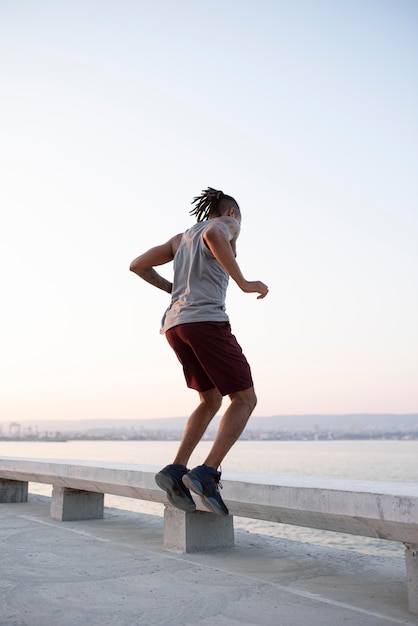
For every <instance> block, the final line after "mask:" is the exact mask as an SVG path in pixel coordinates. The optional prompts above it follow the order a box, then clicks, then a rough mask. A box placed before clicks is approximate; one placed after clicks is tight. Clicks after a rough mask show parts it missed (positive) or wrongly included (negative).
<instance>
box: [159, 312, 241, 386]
mask: <svg viewBox="0 0 418 626" xmlns="http://www.w3.org/2000/svg"><path fill="white" fill-rule="evenodd" d="M166 337H167V341H168V343H169V344H170V346H171V347H172V348H173V350H174V352H175V353H176V355H177V358H178V360H179V361H180V363H181V364H182V366H183V372H184V377H185V379H186V383H187V386H188V387H190V388H191V389H196V390H197V391H209V389H213V388H214V387H216V388H217V389H218V391H219V392H220V393H221V394H222V395H223V396H227V395H229V394H230V393H234V392H236V391H244V390H245V389H249V388H250V387H252V386H253V380H252V377H251V370H250V366H249V364H248V361H247V359H246V358H245V356H244V355H243V353H242V350H241V347H240V345H239V344H238V342H237V340H236V338H235V337H234V335H233V334H232V333H231V326H230V324H229V322H191V323H189V324H180V325H179V326H174V327H173V328H170V329H169V330H167V332H166Z"/></svg>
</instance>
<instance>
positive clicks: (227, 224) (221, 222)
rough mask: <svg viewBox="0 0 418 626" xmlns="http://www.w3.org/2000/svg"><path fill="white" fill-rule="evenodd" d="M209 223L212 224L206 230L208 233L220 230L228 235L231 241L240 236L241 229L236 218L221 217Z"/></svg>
mask: <svg viewBox="0 0 418 626" xmlns="http://www.w3.org/2000/svg"><path fill="white" fill-rule="evenodd" d="M209 222H210V224H209V226H208V228H207V229H206V233H207V232H208V231H209V230H212V229H213V230H218V229H220V230H222V231H224V232H225V233H226V234H228V236H229V237H230V238H231V239H235V238H236V237H238V235H239V232H240V228H241V227H240V223H239V221H238V220H237V219H236V218H235V217H231V216H229V215H221V216H220V217H214V218H212V219H211V220H209Z"/></svg>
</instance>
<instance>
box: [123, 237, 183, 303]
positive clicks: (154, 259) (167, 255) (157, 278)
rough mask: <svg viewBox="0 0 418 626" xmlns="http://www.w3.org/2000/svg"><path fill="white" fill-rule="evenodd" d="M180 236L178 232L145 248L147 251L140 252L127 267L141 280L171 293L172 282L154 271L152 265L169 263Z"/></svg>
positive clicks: (178, 243)
mask: <svg viewBox="0 0 418 626" xmlns="http://www.w3.org/2000/svg"><path fill="white" fill-rule="evenodd" d="M181 238H182V234H181V233H180V234H178V235H175V236H174V237H172V238H171V239H169V240H168V241H167V242H166V243H163V244H162V245H160V246H155V247H154V248H151V249H150V250H147V252H144V254H141V255H140V256H138V257H137V258H136V259H134V260H133V261H132V263H131V264H130V266H129V269H130V270H131V272H134V273H135V274H138V276H140V277H141V278H142V279H143V280H146V281H147V283H150V284H151V285H153V286H154V287H157V288H158V289H162V290H163V291H166V292H167V293H171V290H172V287H173V285H172V283H170V281H169V280H167V279H165V278H164V277H163V276H161V275H160V274H159V273H158V272H156V271H155V269H154V267H155V266H158V265H164V264H165V263H170V261H172V260H173V259H174V255H175V254H176V252H177V249H178V247H179V245H180V241H181Z"/></svg>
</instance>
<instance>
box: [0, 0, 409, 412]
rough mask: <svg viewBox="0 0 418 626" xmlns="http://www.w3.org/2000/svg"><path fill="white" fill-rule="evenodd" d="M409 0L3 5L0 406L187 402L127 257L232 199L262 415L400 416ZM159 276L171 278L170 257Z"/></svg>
mask: <svg viewBox="0 0 418 626" xmlns="http://www.w3.org/2000/svg"><path fill="white" fill-rule="evenodd" d="M417 24H418V5H417V3H415V2H409V1H405V0H396V1H395V0H393V1H386V0H381V1H372V0H361V1H360V0H346V1H344V0H334V1H331V0H317V1H315V2H313V1H311V0H292V2H290V1H286V2H285V1H281V0H277V1H268V0H259V1H257V2H249V1H245V0H242V1H239V0H230V1H224V2H220V1H217V0H215V1H211V2H209V1H207V2H205V1H203V0H201V1H194V2H193V1H183V0H179V1H177V2H171V1H169V0H165V1H163V0H153V1H152V2H150V1H148V2H145V1H140V0H138V1H137V2H134V1H127V0H118V1H117V2H116V1H110V0H109V1H103V0H102V1H99V0H97V1H94V0H84V1H83V2H82V1H77V0H76V1H73V2H63V1H59V0H55V1H50V2H47V1H42V0H39V1H37V0H33V1H31V2H30V1H19V0H13V1H12V0H0V72H1V90H2V95H1V99H0V112H1V117H0V125H1V128H0V136H1V142H0V160H1V178H2V183H1V186H0V203H1V215H2V225H1V229H0V262H1V267H2V302H3V306H2V324H1V346H2V349H1V365H0V367H1V372H0V374H1V380H2V386H1V390H0V411H1V414H0V421H3V422H8V421H12V420H24V419H31V420H40V419H44V418H59V417H61V418H63V419H64V418H65V419H69V418H74V419H80V418H100V417H106V418H109V417H112V418H113V417H121V418H122V417H124V418H136V417H137V418H148V417H164V416H180V415H186V414H187V413H189V412H190V411H191V409H192V408H193V406H194V403H195V401H196V398H195V393H194V392H192V391H189V390H187V389H186V388H185V385H184V382H183V378H182V373H181V369H180V367H179V365H178V363H177V361H176V359H175V357H174V355H173V354H172V353H171V351H170V348H169V347H168V345H167V344H166V341H165V339H164V337H162V336H160V335H159V322H160V318H161V316H162V314H163V312H164V309H165V307H166V306H167V305H168V300H167V295H166V294H164V293H163V292H158V291H157V290H155V289H152V287H150V286H149V285H146V284H145V283H142V282H141V281H140V279H138V278H137V277H135V276H134V275H133V274H131V273H129V271H128V266H129V263H130V261H131V260H132V258H134V257H135V256H137V255H138V254H139V253H141V252H142V251H144V250H145V249H147V248H148V247H150V246H152V245H154V244H156V243H162V242H163V241H165V240H166V239H168V238H169V237H170V236H172V235H174V234H175V233H177V232H180V231H182V230H185V229H186V228H188V227H189V226H191V225H192V223H193V220H191V219H190V217H189V216H188V211H189V208H190V201H191V200H192V198H193V197H194V196H195V195H197V194H198V193H199V192H200V190H201V189H203V188H205V187H207V186H208V185H209V186H212V187H217V188H221V189H223V191H225V192H226V193H229V194H231V195H233V196H235V197H236V199H237V200H238V202H239V204H240V206H241V209H242V212H243V229H242V234H241V237H240V239H239V242H238V260H239V262H240V265H241V267H242V270H243V272H244V275H245V276H246V277H247V278H248V279H250V280H251V279H260V280H263V281H264V282H266V283H267V284H268V285H269V288H270V294H269V296H268V297H267V298H266V299H265V300H263V301H257V300H256V299H255V297H254V296H250V295H247V294H243V293H242V292H240V291H239V290H238V289H237V287H236V286H235V285H233V284H231V286H230V290H229V296H228V300H227V310H228V312H229V314H230V317H231V322H232V327H233V330H234V332H235V333H236V335H237V337H238V339H239V341H240V343H241V344H242V346H243V349H244V352H245V353H246V355H247V356H248V359H249V361H250V363H251V365H252V369H253V374H254V379H255V384H256V390H257V394H258V397H259V404H258V406H257V408H256V411H255V414H256V415H274V414H289V413H349V412H370V413H371V412H395V413H401V412H415V411H417V410H418V402H417V399H418V394H417V389H418V339H417V321H416V320H417V319H418V290H417V287H416V277H417V269H418V246H417V234H418V207H417V184H416V170H417V164H418V159H417V146H418V137H417V134H418V133H417V115H416V111H417V110H418V81H417V48H418V44H417V42H418V32H417V30H418V28H417ZM163 273H164V274H165V275H166V276H167V277H168V278H170V273H171V268H170V267H167V268H165V269H164V271H163Z"/></svg>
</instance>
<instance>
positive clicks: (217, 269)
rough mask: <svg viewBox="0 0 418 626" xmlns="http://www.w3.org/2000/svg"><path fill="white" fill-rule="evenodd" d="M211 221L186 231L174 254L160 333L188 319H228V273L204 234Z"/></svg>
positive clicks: (217, 320)
mask: <svg viewBox="0 0 418 626" xmlns="http://www.w3.org/2000/svg"><path fill="white" fill-rule="evenodd" d="M209 224H210V220H206V221H204V222H199V223H197V224H195V225H194V226H192V227H191V228H190V229H189V230H187V231H186V232H185V233H184V234H183V237H182V239H181V242H180V245H179V248H178V250H177V253H176V256H175V257H174V265H173V267H174V280H173V290H172V293H171V304H170V306H169V307H168V309H167V311H166V312H165V314H164V317H163V320H162V323H161V333H165V332H166V331H167V330H168V329H169V328H172V327H173V326H177V325H178V324H187V323H188V322H225V321H229V318H228V315H227V314H226V312H225V297H226V290H227V287H228V282H229V274H228V272H226V271H225V270H224V268H223V267H222V265H220V264H219V263H218V261H217V260H216V259H215V257H214V256H213V254H212V252H211V251H210V250H209V248H208V247H207V245H206V244H205V242H204V241H203V233H204V231H205V229H206V228H207V227H208V226H209Z"/></svg>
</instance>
